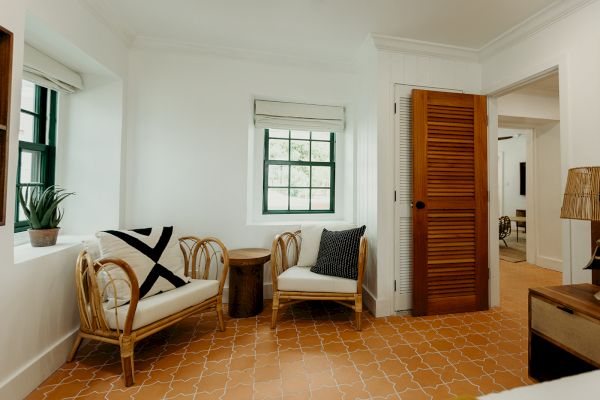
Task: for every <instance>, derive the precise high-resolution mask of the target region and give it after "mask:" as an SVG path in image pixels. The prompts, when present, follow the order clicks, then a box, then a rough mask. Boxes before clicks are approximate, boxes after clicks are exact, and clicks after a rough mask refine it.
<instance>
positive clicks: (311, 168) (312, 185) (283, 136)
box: [263, 129, 335, 214]
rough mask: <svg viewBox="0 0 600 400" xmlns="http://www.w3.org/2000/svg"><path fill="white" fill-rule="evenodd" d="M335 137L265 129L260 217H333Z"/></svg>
mask: <svg viewBox="0 0 600 400" xmlns="http://www.w3.org/2000/svg"><path fill="white" fill-rule="evenodd" d="M334 206H335V134H334V133H332V132H308V131H293V130H292V131H289V130H282V129H265V161H264V178H263V214H302V213H333V212H334V209H335V207H334Z"/></svg>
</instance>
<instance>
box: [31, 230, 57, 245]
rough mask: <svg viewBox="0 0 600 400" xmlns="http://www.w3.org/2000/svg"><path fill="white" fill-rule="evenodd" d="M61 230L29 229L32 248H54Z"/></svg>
mask: <svg viewBox="0 0 600 400" xmlns="http://www.w3.org/2000/svg"><path fill="white" fill-rule="evenodd" d="M59 229H60V228H53V229H29V230H28V231H27V232H29V240H30V241H31V246H32V247H47V246H54V245H55V244H56V239H57V238H58V231H59Z"/></svg>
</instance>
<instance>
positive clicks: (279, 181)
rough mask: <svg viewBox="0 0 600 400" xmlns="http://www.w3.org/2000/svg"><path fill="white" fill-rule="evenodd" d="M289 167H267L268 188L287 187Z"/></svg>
mask: <svg viewBox="0 0 600 400" xmlns="http://www.w3.org/2000/svg"><path fill="white" fill-rule="evenodd" d="M289 171H290V170H289V167H288V166H287V165H269V186H286V187H287V186H288V180H289Z"/></svg>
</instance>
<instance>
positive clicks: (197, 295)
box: [104, 279, 219, 329]
mask: <svg viewBox="0 0 600 400" xmlns="http://www.w3.org/2000/svg"><path fill="white" fill-rule="evenodd" d="M218 292H219V281H216V280H203V279H197V280H196V279H195V280H192V281H191V282H190V283H188V284H187V285H183V286H181V287H178V288H177V289H173V290H169V291H168V292H164V293H159V294H157V295H154V296H151V297H146V298H144V299H142V300H140V301H139V302H138V305H137V309H136V310H135V317H134V318H133V329H138V328H141V327H143V326H146V325H149V324H151V323H153V322H156V321H158V320H160V319H163V318H165V317H168V316H170V315H173V314H175V313H177V312H179V311H182V310H185V309H186V308H188V307H191V306H194V305H196V304H200V303H202V302H203V301H204V300H207V299H209V298H211V297H212V296H215V295H216V294H217V293H218ZM107 303H108V302H107ZM107 303H105V306H106V307H105V310H104V316H105V317H106V322H107V323H108V326H109V327H110V328H111V329H117V321H118V324H119V325H118V327H119V329H123V327H124V326H125V319H126V318H127V311H128V310H129V304H127V305H124V306H120V307H117V308H109V307H111V306H110V305H109V304H107ZM115 311H116V314H117V315H115Z"/></svg>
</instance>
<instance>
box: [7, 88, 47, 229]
mask: <svg viewBox="0 0 600 400" xmlns="http://www.w3.org/2000/svg"><path fill="white" fill-rule="evenodd" d="M56 108H57V93H56V92H55V91H53V90H50V89H46V88H44V87H41V86H37V85H35V84H33V83H31V82H28V81H23V84H22V89H21V125H20V126H21V128H20V130H19V160H18V164H17V196H16V199H15V200H16V205H15V232H20V231H24V230H26V229H27V228H28V227H29V223H28V222H27V219H26V218H25V214H24V212H23V209H22V208H21V206H20V204H19V197H18V196H19V192H20V191H21V190H26V188H29V190H33V189H35V188H36V187H39V188H42V189H44V188H47V187H48V186H51V185H53V184H54V167H55V159H56ZM23 188H24V189H23Z"/></svg>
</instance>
